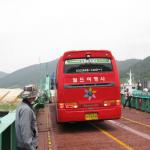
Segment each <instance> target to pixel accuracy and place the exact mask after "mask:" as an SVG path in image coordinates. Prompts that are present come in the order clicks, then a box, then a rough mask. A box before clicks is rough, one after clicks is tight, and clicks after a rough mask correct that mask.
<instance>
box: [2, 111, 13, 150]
mask: <svg viewBox="0 0 150 150" xmlns="http://www.w3.org/2000/svg"><path fill="white" fill-rule="evenodd" d="M15 135H16V134H15V111H13V112H10V113H8V114H7V115H6V116H4V117H2V118H0V150H16V137H15Z"/></svg>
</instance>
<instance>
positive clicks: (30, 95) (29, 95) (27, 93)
mask: <svg viewBox="0 0 150 150" xmlns="http://www.w3.org/2000/svg"><path fill="white" fill-rule="evenodd" d="M36 97H37V91H23V92H22V93H21V94H20V98H23V99H25V98H36Z"/></svg>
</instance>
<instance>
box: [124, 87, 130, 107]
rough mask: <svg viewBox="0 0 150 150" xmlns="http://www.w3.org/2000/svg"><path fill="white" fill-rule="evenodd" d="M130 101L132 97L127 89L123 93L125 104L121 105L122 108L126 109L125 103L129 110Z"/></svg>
mask: <svg viewBox="0 0 150 150" xmlns="http://www.w3.org/2000/svg"><path fill="white" fill-rule="evenodd" d="M131 99H132V96H131V94H130V92H129V89H128V88H127V89H126V91H125V103H124V105H123V108H125V107H126V105H127V103H128V104H129V105H128V106H129V107H130V108H131Z"/></svg>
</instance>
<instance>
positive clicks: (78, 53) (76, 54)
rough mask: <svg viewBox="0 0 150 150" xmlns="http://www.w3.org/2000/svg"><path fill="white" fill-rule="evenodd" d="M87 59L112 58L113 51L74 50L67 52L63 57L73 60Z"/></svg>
mask: <svg viewBox="0 0 150 150" xmlns="http://www.w3.org/2000/svg"><path fill="white" fill-rule="evenodd" d="M87 57H91V58H92V57H96V58H98V57H105V58H112V57H113V56H112V54H111V51H109V50H72V51H67V52H65V53H64V55H63V59H64V60H65V59H72V58H87Z"/></svg>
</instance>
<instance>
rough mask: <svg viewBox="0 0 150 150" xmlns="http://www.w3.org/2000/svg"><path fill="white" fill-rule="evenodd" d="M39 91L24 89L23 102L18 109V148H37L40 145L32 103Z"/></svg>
mask: <svg viewBox="0 0 150 150" xmlns="http://www.w3.org/2000/svg"><path fill="white" fill-rule="evenodd" d="M36 95H37V92H35V91H34V92H33V91H23V92H22V94H21V97H22V99H23V100H22V102H21V104H20V105H19V106H18V107H17V109H16V121H15V129H16V142H17V150H36V149H37V146H38V131H37V123H36V116H35V114H34V111H33V109H32V105H31V103H32V102H33V101H34V100H35V98H36Z"/></svg>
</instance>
